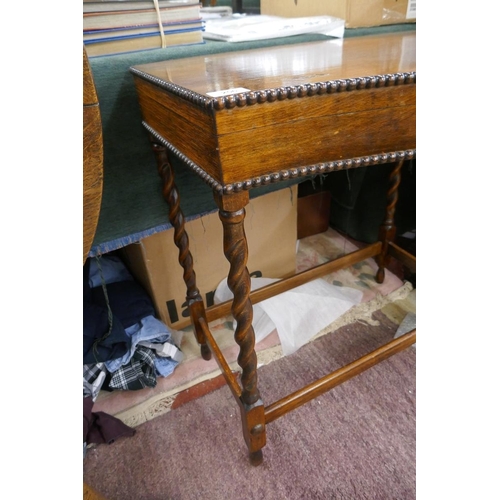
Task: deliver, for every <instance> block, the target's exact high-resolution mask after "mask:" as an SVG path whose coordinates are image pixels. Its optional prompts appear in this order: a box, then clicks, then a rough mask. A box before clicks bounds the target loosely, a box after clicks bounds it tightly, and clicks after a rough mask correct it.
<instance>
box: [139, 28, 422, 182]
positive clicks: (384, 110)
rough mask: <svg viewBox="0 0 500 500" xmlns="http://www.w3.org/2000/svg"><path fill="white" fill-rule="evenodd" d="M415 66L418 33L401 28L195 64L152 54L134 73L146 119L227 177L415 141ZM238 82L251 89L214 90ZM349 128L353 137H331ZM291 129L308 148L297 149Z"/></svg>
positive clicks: (221, 178) (214, 173) (213, 172)
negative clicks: (163, 59) (160, 58)
mask: <svg viewBox="0 0 500 500" xmlns="http://www.w3.org/2000/svg"><path fill="white" fill-rule="evenodd" d="M415 69H416V59H415V34H414V33H403V34H401V33H395V34H390V35H376V36H366V37H359V38H349V39H345V40H331V41H325V42H312V43H306V44H297V45H290V46H285V47H274V48H273V49H272V50H270V49H258V50H248V51H241V52H236V53H225V54H217V55H213V56H204V57H194V58H190V60H189V64H186V62H185V61H183V60H176V61H166V62H159V63H152V64H148V65H142V66H137V67H136V68H134V69H133V71H134V70H135V71H137V74H139V75H140V74H141V73H142V74H143V75H144V74H145V75H147V77H146V78H137V77H136V85H137V87H138V90H139V96H140V103H141V108H142V112H143V117H144V120H145V121H146V122H147V123H150V124H151V123H155V126H156V128H155V131H156V132H157V133H158V134H160V135H161V136H162V137H165V138H167V137H168V140H169V142H170V143H171V144H172V145H173V146H174V147H175V148H177V149H179V150H181V151H182V152H183V153H184V154H186V155H187V156H188V158H189V159H190V160H192V161H193V162H194V163H195V164H196V165H197V166H199V167H201V168H202V169H203V171H204V172H206V173H207V174H208V175H209V176H210V177H211V178H213V179H214V180H215V181H216V182H218V183H219V184H221V185H222V186H225V185H228V184H233V183H236V182H239V181H243V182H244V181H248V182H250V181H251V180H252V179H254V183H255V182H257V183H258V182H261V178H262V177H263V176H266V175H273V174H274V173H276V172H278V173H279V172H280V171H282V170H289V169H294V168H300V167H303V166H304V165H313V164H316V163H319V162H325V161H330V160H340V159H351V158H357V157H362V156H366V155H373V154H376V153H380V152H383V151H385V152H392V151H395V150H397V149H399V150H401V149H402V150H406V149H412V148H414V147H415V119H414V118H415V101H416V99H415V97H416V85H414V83H415V81H414V74H415ZM233 88H242V89H247V90H246V91H240V92H238V93H236V94H234V95H230V96H221V97H211V96H209V95H208V93H209V92H214V91H225V90H227V89H233ZM160 95H161V97H160ZM249 132H251V134H250V133H249ZM339 134H340V135H339ZM347 135H348V136H350V140H349V141H344V140H338V141H332V140H331V138H332V136H338V137H342V136H347ZM193 136H196V138H197V140H196V141H192V140H191V138H192V137H193ZM292 138H293V141H292V144H293V147H294V148H296V149H297V150H300V155H290V154H289V151H290V146H291V140H292ZM256 178H257V179H256ZM229 189H231V187H229Z"/></svg>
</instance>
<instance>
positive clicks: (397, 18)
mask: <svg viewBox="0 0 500 500" xmlns="http://www.w3.org/2000/svg"><path fill="white" fill-rule="evenodd" d="M260 11H261V14H267V15H272V16H282V17H307V16H333V17H338V18H340V19H344V20H345V26H346V28H362V27H371V26H383V25H386V24H399V23H411V22H416V19H417V11H416V0H261V3H260Z"/></svg>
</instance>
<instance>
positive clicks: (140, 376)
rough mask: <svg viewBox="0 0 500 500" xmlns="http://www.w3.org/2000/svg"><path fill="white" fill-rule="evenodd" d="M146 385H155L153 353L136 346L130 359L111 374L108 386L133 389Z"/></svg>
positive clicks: (150, 350)
mask: <svg viewBox="0 0 500 500" xmlns="http://www.w3.org/2000/svg"><path fill="white" fill-rule="evenodd" d="M146 387H156V370H155V353H154V351H153V350H152V349H149V348H148V347H143V346H137V347H136V350H135V352H134V355H133V356H132V359H131V360H130V361H129V362H128V363H127V364H126V365H123V366H121V367H120V368H118V370H116V371H115V372H114V373H112V374H111V380H110V382H109V388H110V389H111V390H114V389H118V390H128V391H135V390H138V389H144V388H146Z"/></svg>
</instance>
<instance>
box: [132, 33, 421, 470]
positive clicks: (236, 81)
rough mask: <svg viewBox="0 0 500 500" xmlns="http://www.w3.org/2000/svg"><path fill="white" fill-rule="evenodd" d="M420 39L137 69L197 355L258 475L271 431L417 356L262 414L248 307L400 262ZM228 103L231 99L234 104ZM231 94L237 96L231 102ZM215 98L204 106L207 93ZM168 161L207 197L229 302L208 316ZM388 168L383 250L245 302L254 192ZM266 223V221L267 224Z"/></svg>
mask: <svg viewBox="0 0 500 500" xmlns="http://www.w3.org/2000/svg"><path fill="white" fill-rule="evenodd" d="M415 66H416V65H415V34H414V33H407V32H405V33H394V34H387V35H376V36H366V37H359V38H350V39H346V40H331V41H325V42H314V43H307V44H296V45H289V46H285V47H270V48H266V49H258V50H248V51H241V52H232V53H231V52H230V53H224V54H218V55H213V56H204V57H194V58H189V59H182V60H174V61H165V62H160V63H153V64H147V65H141V66H137V67H133V68H131V72H132V74H133V75H134V80H135V85H136V89H137V93H138V98H139V103H140V106H141V110H142V114H143V125H144V127H145V128H146V130H147V131H148V132H149V135H150V138H151V143H152V147H153V151H154V153H155V155H156V157H157V163H158V169H159V173H160V177H161V178H162V181H163V194H164V197H165V199H166V200H167V201H168V203H169V204H170V207H171V215H170V220H171V222H172V224H173V225H174V227H175V235H176V236H175V237H174V240H175V242H176V244H177V246H178V248H179V261H180V263H181V265H182V267H183V268H184V277H185V283H186V288H187V300H188V304H189V309H190V315H191V318H192V323H193V326H194V329H195V332H196V336H197V339H198V342H199V343H200V345H201V349H202V353H203V355H204V357H206V359H208V357H209V356H208V355H207V349H209V350H210V352H211V353H212V354H213V355H214V357H215V358H216V360H217V362H218V364H219V367H220V369H221V371H222V372H223V373H224V376H225V378H226V380H227V382H228V384H229V387H230V388H231V391H232V393H233V395H234V397H235V399H236V400H237V402H238V404H239V406H240V412H241V420H242V428H243V436H244V438H245V442H246V444H247V447H248V450H249V457H250V462H251V463H252V464H253V465H258V464H260V463H261V462H262V459H263V455H262V448H263V446H264V445H265V443H266V424H267V423H269V422H271V421H273V420H275V419H276V418H278V417H280V416H282V415H284V414H286V413H287V412H289V411H291V410H293V409H295V408H297V407H298V406H300V405H302V404H305V403H306V402H308V401H310V400H311V399H312V398H315V397H317V396H319V395H320V394H323V393H324V392H326V391H328V390H330V389H331V388H333V387H335V386H336V385H338V384H340V383H342V382H344V381H346V380H348V379H349V378H351V377H353V376H355V375H357V374H359V373H361V372H362V371H364V370H366V369H368V368H370V367H371V366H373V365H375V364H377V363H379V362H381V361H383V360H384V359H386V358H387V357H389V356H392V355H393V354H395V353H396V352H399V351H400V350H402V349H404V348H406V347H408V346H409V345H411V344H413V343H414V342H415V338H416V333H415V332H412V333H411V334H409V335H406V336H404V337H401V338H400V339H395V340H393V341H391V342H389V343H387V344H386V345H385V346H382V347H380V348H379V349H377V350H375V351H374V352H372V353H369V354H367V355H366V356H363V357H362V358H360V359H358V360H356V361H354V362H353V363H351V364H350V365H348V366H346V367H344V368H342V369H339V370H337V371H335V372H333V373H331V374H329V375H327V376H325V377H323V378H322V379H321V380H319V381H317V382H314V383H312V384H309V385H307V386H306V387H304V388H303V389H301V390H299V391H297V392H296V393H294V394H291V395H289V396H286V397H285V398H283V399H281V400H280V401H278V402H275V403H272V404H271V405H268V406H265V405H264V402H263V401H262V398H261V395H260V392H259V389H258V373H257V372H258V370H257V358H256V353H255V348H254V347H255V333H254V331H253V326H252V320H253V304H255V303H257V302H258V301H259V300H264V299H266V298H270V297H272V296H274V295H277V294H278V293H282V292H284V291H286V290H290V289H292V288H295V287H296V286H299V285H301V284H304V283H307V282H308V281H311V280H313V279H316V278H319V277H321V276H323V275H325V274H328V273H329V272H332V271H334V270H338V269H342V268H345V267H347V266H351V265H353V264H355V263H357V262H361V261H362V260H365V259H367V258H370V257H374V258H375V259H376V261H377V263H378V271H377V274H376V279H377V281H379V282H380V281H382V280H383V279H384V273H385V266H386V264H387V259H388V255H389V253H390V254H391V255H400V256H402V257H403V258H404V259H405V261H406V263H407V264H413V262H412V259H411V258H408V256H407V255H406V254H404V253H402V252H399V250H398V247H396V246H395V245H394V244H393V243H392V240H393V239H394V235H395V230H396V228H395V225H394V211H395V206H396V202H397V194H398V187H399V184H400V181H401V176H400V169H401V167H402V165H403V163H404V161H405V160H407V159H411V158H413V157H414V155H415V148H416V125H415V121H416V120H415V118H416V71H415V69H416V67H415ZM231 89H233V90H231ZM234 89H238V90H234ZM214 91H216V92H222V94H221V95H215V96H214V95H209V93H211V92H214ZM169 154H173V155H176V156H178V157H181V158H182V159H183V160H184V162H185V164H186V165H187V167H188V168H191V169H192V170H193V171H194V172H195V173H196V174H198V175H199V176H200V177H201V178H202V179H203V180H204V181H205V182H206V183H207V184H208V186H210V188H211V189H212V190H213V193H214V199H215V201H216V203H217V206H218V208H219V216H220V219H221V222H222V226H223V233H224V241H223V250H224V254H225V256H226V258H227V259H228V261H229V263H230V270H229V274H228V286H229V288H230V290H231V291H232V292H233V295H234V298H233V300H232V301H230V302H227V303H224V304H221V305H219V306H215V307H213V308H210V309H207V310H205V308H204V305H203V302H202V301H201V300H199V297H198V295H199V294H197V293H196V292H197V288H196V276H195V274H194V269H193V263H192V259H191V256H190V253H189V239H188V236H187V234H186V233H185V229H184V222H183V220H184V218H183V215H182V210H181V203H180V199H179V197H178V192H177V189H176V187H175V183H174V177H173V176H174V172H173V169H172V167H171V164H170V161H169ZM382 163H392V164H394V165H395V167H394V168H393V171H392V173H391V175H390V178H389V190H388V193H387V208H386V214H385V218H384V220H383V221H381V225H380V232H379V241H377V242H376V243H374V244H372V245H368V246H367V247H366V248H364V249H361V250H358V251H356V252H351V253H349V254H347V255H345V256H342V257H340V258H337V259H335V260H332V261H331V262H328V263H326V264H323V265H321V266H317V267H315V268H313V269H310V270H308V271H305V272H303V273H300V274H297V275H295V276H292V277H289V278H286V279H283V280H281V281H280V282H278V283H275V284H272V285H269V286H268V287H265V288H262V289H260V290H257V291H255V292H250V277H249V273H248V269H247V267H246V262H247V257H248V251H249V249H248V248H247V241H246V237H245V233H244V229H243V222H244V218H245V206H246V204H247V203H248V200H249V193H248V191H249V190H250V189H252V188H254V187H258V186H261V185H264V184H268V183H272V182H280V181H284V180H287V179H290V178H296V177H300V176H304V177H306V176H310V175H313V174H319V173H328V172H332V171H336V170H344V169H350V168H357V167H362V166H372V165H373V166H375V165H378V164H382ZM270 216H272V215H270ZM229 312H231V313H232V315H233V317H234V318H235V320H236V329H235V341H236V343H237V344H238V346H239V355H238V364H239V366H240V368H241V387H239V386H238V387H236V386H235V384H234V379H233V374H232V372H231V370H230V369H229V366H228V364H227V362H226V361H225V360H224V358H223V355H222V352H221V351H220V349H219V348H218V346H217V344H216V342H215V341H214V338H213V337H212V335H211V333H210V331H209V330H208V326H207V325H208V322H209V321H212V320H213V319H216V318H218V317H220V316H222V315H225V314H227V313H229Z"/></svg>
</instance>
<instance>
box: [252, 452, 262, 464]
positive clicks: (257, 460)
mask: <svg viewBox="0 0 500 500" xmlns="http://www.w3.org/2000/svg"><path fill="white" fill-rule="evenodd" d="M249 458H250V463H251V464H252V465H254V466H257V465H260V464H261V463H262V462H263V461H264V455H263V453H262V450H257V451H254V452H252V453H250V454H249Z"/></svg>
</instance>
